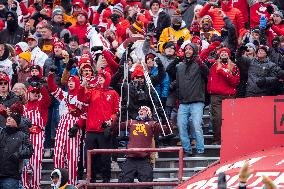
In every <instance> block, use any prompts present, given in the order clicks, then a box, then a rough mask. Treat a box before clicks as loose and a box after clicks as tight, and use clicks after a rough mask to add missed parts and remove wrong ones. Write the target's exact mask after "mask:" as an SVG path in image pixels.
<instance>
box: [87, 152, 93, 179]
mask: <svg viewBox="0 0 284 189" xmlns="http://www.w3.org/2000/svg"><path fill="white" fill-rule="evenodd" d="M91 157H92V153H91V152H90V151H89V150H88V151H87V179H86V180H87V185H88V184H89V183H90V182H91V170H92V169H91V166H92V165H91V162H92V161H91V159H92V158H91Z"/></svg>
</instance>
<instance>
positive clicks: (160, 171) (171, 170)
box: [41, 109, 220, 189]
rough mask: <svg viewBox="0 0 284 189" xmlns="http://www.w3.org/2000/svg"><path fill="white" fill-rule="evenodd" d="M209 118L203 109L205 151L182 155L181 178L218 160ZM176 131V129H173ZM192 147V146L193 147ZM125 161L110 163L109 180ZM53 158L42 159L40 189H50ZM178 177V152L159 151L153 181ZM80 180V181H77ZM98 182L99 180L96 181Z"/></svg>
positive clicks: (114, 179) (186, 177)
mask: <svg viewBox="0 0 284 189" xmlns="http://www.w3.org/2000/svg"><path fill="white" fill-rule="evenodd" d="M209 119H210V116H209V115H208V109H207V110H205V112H204V116H203V123H204V124H203V131H204V137H205V153H204V154H203V155H202V157H194V156H192V157H184V159H183V160H184V169H183V180H187V179H189V178H190V177H191V176H192V175H194V174H196V173H198V172H199V171H201V170H203V169H204V168H206V167H207V166H208V165H210V164H212V163H214V162H215V161H218V160H219V159H220V158H219V157H220V145H210V144H211V143H212V137H213V136H212V135H211V134H210V132H209V126H208V123H209ZM175 132H177V130H175ZM178 141H179V138H178V137H174V138H172V139H171V142H170V143H167V146H163V143H162V144H159V147H160V148H163V147H169V146H177V142H178ZM193 148H194V147H193ZM124 161H125V158H124V157H123V156H122V157H119V158H118V159H117V163H114V162H113V163H112V179H111V182H117V180H118V175H119V173H120V171H121V169H120V166H121V165H122V163H123V162H124ZM53 168H54V167H53V160H52V159H43V170H42V181H41V185H42V186H41V188H42V189H50V188H51V187H50V184H51V181H50V173H51V172H52V170H53ZM177 178H178V153H176V152H159V153H158V158H157V159H156V163H155V167H154V182H157V181H163V182H165V181H166V182H169V181H177ZM79 182H80V181H79ZM98 182H100V181H98ZM154 188H155V189H162V188H163V189H170V188H173V187H165V186H163V187H158V186H157V187H154Z"/></svg>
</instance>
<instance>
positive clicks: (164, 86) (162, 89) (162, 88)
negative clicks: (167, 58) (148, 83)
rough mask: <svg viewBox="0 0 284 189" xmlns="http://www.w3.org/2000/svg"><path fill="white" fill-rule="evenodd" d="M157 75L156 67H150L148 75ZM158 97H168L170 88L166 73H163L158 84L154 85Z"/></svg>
mask: <svg viewBox="0 0 284 189" xmlns="http://www.w3.org/2000/svg"><path fill="white" fill-rule="evenodd" d="M163 69H164V68H163ZM157 75H158V68H157V67H153V68H152V69H151V73H150V77H151V76H157ZM154 87H155V89H156V91H157V93H158V95H159V97H168V96H169V88H170V78H169V76H168V74H167V73H165V74H164V77H163V80H162V81H161V82H159V84H157V85H154Z"/></svg>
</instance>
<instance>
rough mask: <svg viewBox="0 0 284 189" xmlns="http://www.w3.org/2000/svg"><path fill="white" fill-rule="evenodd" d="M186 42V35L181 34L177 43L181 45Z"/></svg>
mask: <svg viewBox="0 0 284 189" xmlns="http://www.w3.org/2000/svg"><path fill="white" fill-rule="evenodd" d="M183 42H184V36H181V37H180V38H179V39H178V40H177V45H178V46H179V47H180V46H181V45H182V44H183Z"/></svg>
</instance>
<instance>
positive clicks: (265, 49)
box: [257, 45, 269, 56]
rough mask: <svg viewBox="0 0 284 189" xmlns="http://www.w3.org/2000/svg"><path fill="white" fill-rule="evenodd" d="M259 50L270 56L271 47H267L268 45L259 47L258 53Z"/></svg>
mask: <svg viewBox="0 0 284 189" xmlns="http://www.w3.org/2000/svg"><path fill="white" fill-rule="evenodd" d="M259 49H262V50H264V51H265V52H266V55H267V56H269V47H268V46H266V45H259V47H258V49H257V52H258V50H259Z"/></svg>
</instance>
